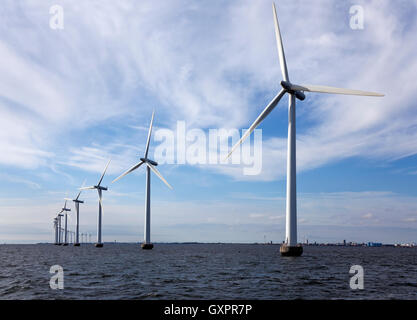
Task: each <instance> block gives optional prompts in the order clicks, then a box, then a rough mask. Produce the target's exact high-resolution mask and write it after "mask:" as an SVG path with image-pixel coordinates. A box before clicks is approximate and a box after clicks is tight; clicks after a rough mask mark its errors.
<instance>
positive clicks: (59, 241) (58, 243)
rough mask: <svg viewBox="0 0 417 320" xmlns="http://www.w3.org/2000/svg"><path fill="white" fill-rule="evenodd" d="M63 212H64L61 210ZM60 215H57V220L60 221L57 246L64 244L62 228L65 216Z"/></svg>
mask: <svg viewBox="0 0 417 320" xmlns="http://www.w3.org/2000/svg"><path fill="white" fill-rule="evenodd" d="M61 212H62V210H61ZM61 212H60V213H58V215H57V218H56V219H57V220H58V242H57V245H61V244H62V228H61V218H62V217H63V216H64V215H63V214H62V213H61Z"/></svg>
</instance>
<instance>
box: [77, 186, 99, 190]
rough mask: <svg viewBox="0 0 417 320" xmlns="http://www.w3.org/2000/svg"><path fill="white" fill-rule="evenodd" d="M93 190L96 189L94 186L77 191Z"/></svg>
mask: <svg viewBox="0 0 417 320" xmlns="http://www.w3.org/2000/svg"><path fill="white" fill-rule="evenodd" d="M95 188H96V187H95V186H90V187H83V188H80V189H79V190H92V189H95Z"/></svg>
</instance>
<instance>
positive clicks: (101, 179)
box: [80, 159, 111, 248]
mask: <svg viewBox="0 0 417 320" xmlns="http://www.w3.org/2000/svg"><path fill="white" fill-rule="evenodd" d="M110 160H111V159H110ZM110 160H109V161H108V162H107V165H106V168H104V171H103V174H102V175H101V177H100V180H99V181H98V183H97V185H95V186H90V187H83V188H80V190H81V191H82V190H91V189H97V192H98V224H97V243H96V244H95V246H96V247H97V248H101V247H103V242H102V241H101V211H102V206H103V204H102V201H101V199H102V191H103V190H104V191H106V190H107V188H106V187H102V186H101V182H102V181H103V178H104V175H105V174H106V171H107V168H108V167H109V164H110Z"/></svg>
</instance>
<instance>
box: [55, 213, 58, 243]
mask: <svg viewBox="0 0 417 320" xmlns="http://www.w3.org/2000/svg"><path fill="white" fill-rule="evenodd" d="M54 230H55V243H54V244H55V245H57V244H58V218H57V217H55V218H54Z"/></svg>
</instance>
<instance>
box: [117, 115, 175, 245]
mask: <svg viewBox="0 0 417 320" xmlns="http://www.w3.org/2000/svg"><path fill="white" fill-rule="evenodd" d="M154 116H155V111H154V112H153V113H152V118H151V124H150V126H149V131H148V139H147V142H146V148H145V155H144V157H143V158H140V162H139V163H137V164H135V165H134V166H133V167H132V168H130V169H129V170H127V171H126V172H125V173H123V174H122V175H120V176H119V177H118V178H116V179H114V180H113V181H112V183H113V182H116V181H117V180H119V179H121V178H123V177H124V176H125V175H127V174H129V173H131V172H132V171H135V170H136V169H137V168H139V167H140V166H141V165H142V164H146V166H147V167H146V197H145V232H144V243H142V245H141V247H142V249H147V250H150V249H152V248H153V244H152V243H151V171H150V170H152V171H153V172H154V173H155V174H156V175H157V177H158V178H159V179H161V180H162V181H163V182H164V183H165V184H166V185H167V186H168V188H170V189H172V187H171V186H170V184H169V183H168V182H167V181H166V180H165V179H164V177H163V176H162V175H161V173H160V172H159V171H158V170H157V169H156V168H155V167H156V166H157V165H158V163H157V162H155V161H153V160H151V159H149V158H148V152H149V144H150V141H151V134H152V125H153V119H154Z"/></svg>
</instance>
